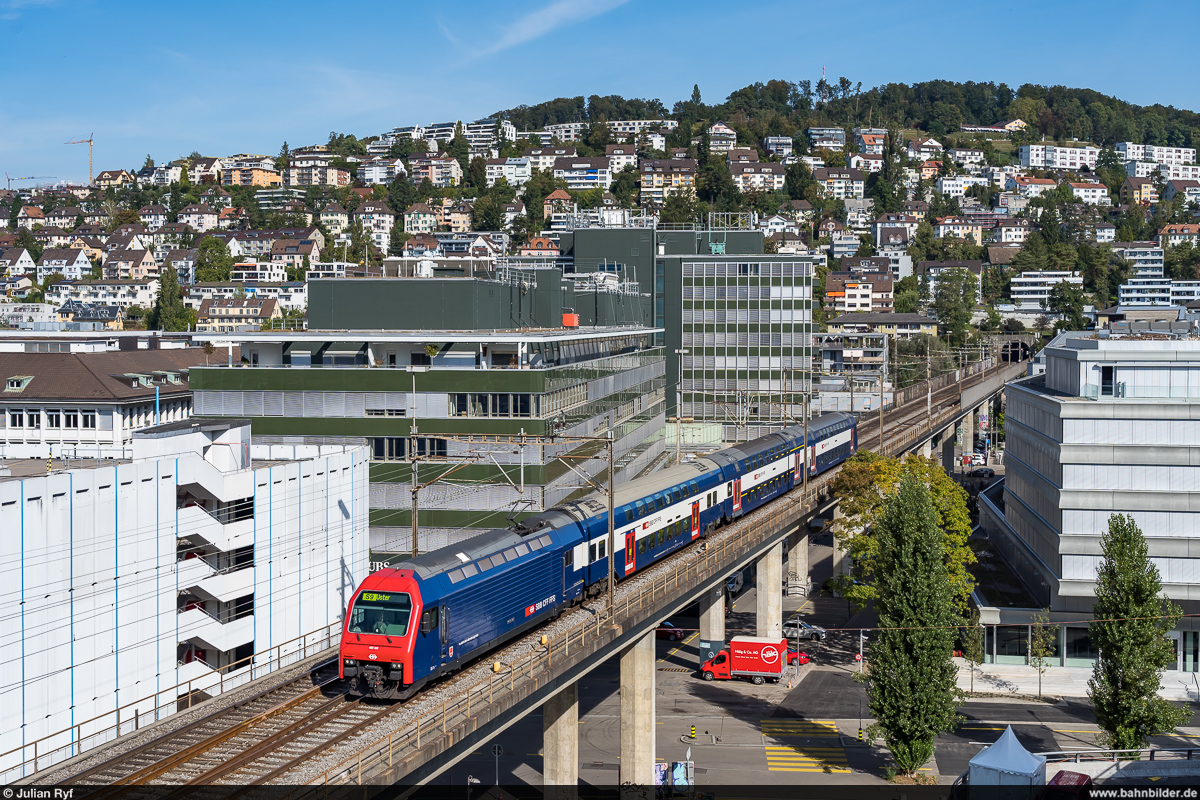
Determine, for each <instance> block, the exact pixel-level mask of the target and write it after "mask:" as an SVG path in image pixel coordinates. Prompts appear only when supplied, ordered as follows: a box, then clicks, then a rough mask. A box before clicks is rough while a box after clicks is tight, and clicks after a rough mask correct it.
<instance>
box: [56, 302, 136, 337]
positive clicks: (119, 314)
mask: <svg viewBox="0 0 1200 800" xmlns="http://www.w3.org/2000/svg"><path fill="white" fill-rule="evenodd" d="M55 313H56V315H57V317H58V321H59V322H74V323H80V322H88V323H92V324H93V325H99V326H100V327H101V328H102V329H104V330H110V331H119V330H123V329H124V328H125V309H123V308H121V307H120V306H101V305H94V304H92V303H80V302H78V301H75V300H68V301H67V302H66V303H64V304H63V305H62V307H60V308H59V309H58V310H57V311H56V312H55Z"/></svg>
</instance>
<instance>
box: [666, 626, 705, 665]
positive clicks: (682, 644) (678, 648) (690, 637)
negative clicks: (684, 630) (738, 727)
mask: <svg viewBox="0 0 1200 800" xmlns="http://www.w3.org/2000/svg"><path fill="white" fill-rule="evenodd" d="M699 635H700V632H699V631H695V632H694V633H692V635H691V636H688V637H687V638H686V639H684V640H683V641H682V642H680V643H679V644H678V645H677V646H676V647H675V649H674V650H672V651H671V652H669V653H667V654H666V655H665V656H663V657H662V658H660V659H659V662H663V661H666V660H667V659H668V658H670V657H671V656H673V655H675V654H676V653H678V652H679V651H680V650H682V649H683V646H684V645H685V644H687V643H688V642H690V641H692V639H695V638H696V637H697V636H699Z"/></svg>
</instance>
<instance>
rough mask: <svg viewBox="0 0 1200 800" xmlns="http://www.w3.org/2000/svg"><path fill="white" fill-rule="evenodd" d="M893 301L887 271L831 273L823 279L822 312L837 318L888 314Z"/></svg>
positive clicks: (890, 282) (891, 287)
mask: <svg viewBox="0 0 1200 800" xmlns="http://www.w3.org/2000/svg"><path fill="white" fill-rule="evenodd" d="M884 263H885V264H886V260H885V262H884ZM893 299H894V296H893V284H892V274H891V272H890V271H884V272H858V273H851V272H831V273H829V274H828V275H827V276H826V278H825V308H826V310H828V311H832V312H834V313H837V314H845V313H848V312H857V311H891V310H892V309H893Z"/></svg>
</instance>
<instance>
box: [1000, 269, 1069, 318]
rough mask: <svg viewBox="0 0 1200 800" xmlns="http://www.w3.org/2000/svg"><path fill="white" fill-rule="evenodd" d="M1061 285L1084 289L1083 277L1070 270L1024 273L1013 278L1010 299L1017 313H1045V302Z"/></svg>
mask: <svg viewBox="0 0 1200 800" xmlns="http://www.w3.org/2000/svg"><path fill="white" fill-rule="evenodd" d="M1060 283H1068V284H1071V285H1072V286H1079V287H1082V286H1083V277H1082V276H1080V274H1079V273H1078V272H1072V271H1070V270H1044V271H1041V272H1022V273H1021V274H1019V275H1015V276H1013V278H1012V281H1011V284H1010V290H1009V297H1010V298H1011V300H1012V303H1013V305H1015V306H1016V307H1017V311H1037V312H1040V311H1045V310H1046V306H1045V305H1043V303H1044V301H1045V300H1047V299H1048V298H1049V297H1050V292H1051V290H1052V289H1054V287H1055V286H1058V285H1059V284H1060Z"/></svg>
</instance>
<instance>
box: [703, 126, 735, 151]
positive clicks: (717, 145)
mask: <svg viewBox="0 0 1200 800" xmlns="http://www.w3.org/2000/svg"><path fill="white" fill-rule="evenodd" d="M735 147H737V131H735V130H734V129H733V128H731V127H729V126H728V125H726V124H725V123H724V122H717V123H714V124H713V125H711V126H710V127H709V129H708V149H709V152H712V153H728V152H729V151H730V150H732V149H734V148H735Z"/></svg>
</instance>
